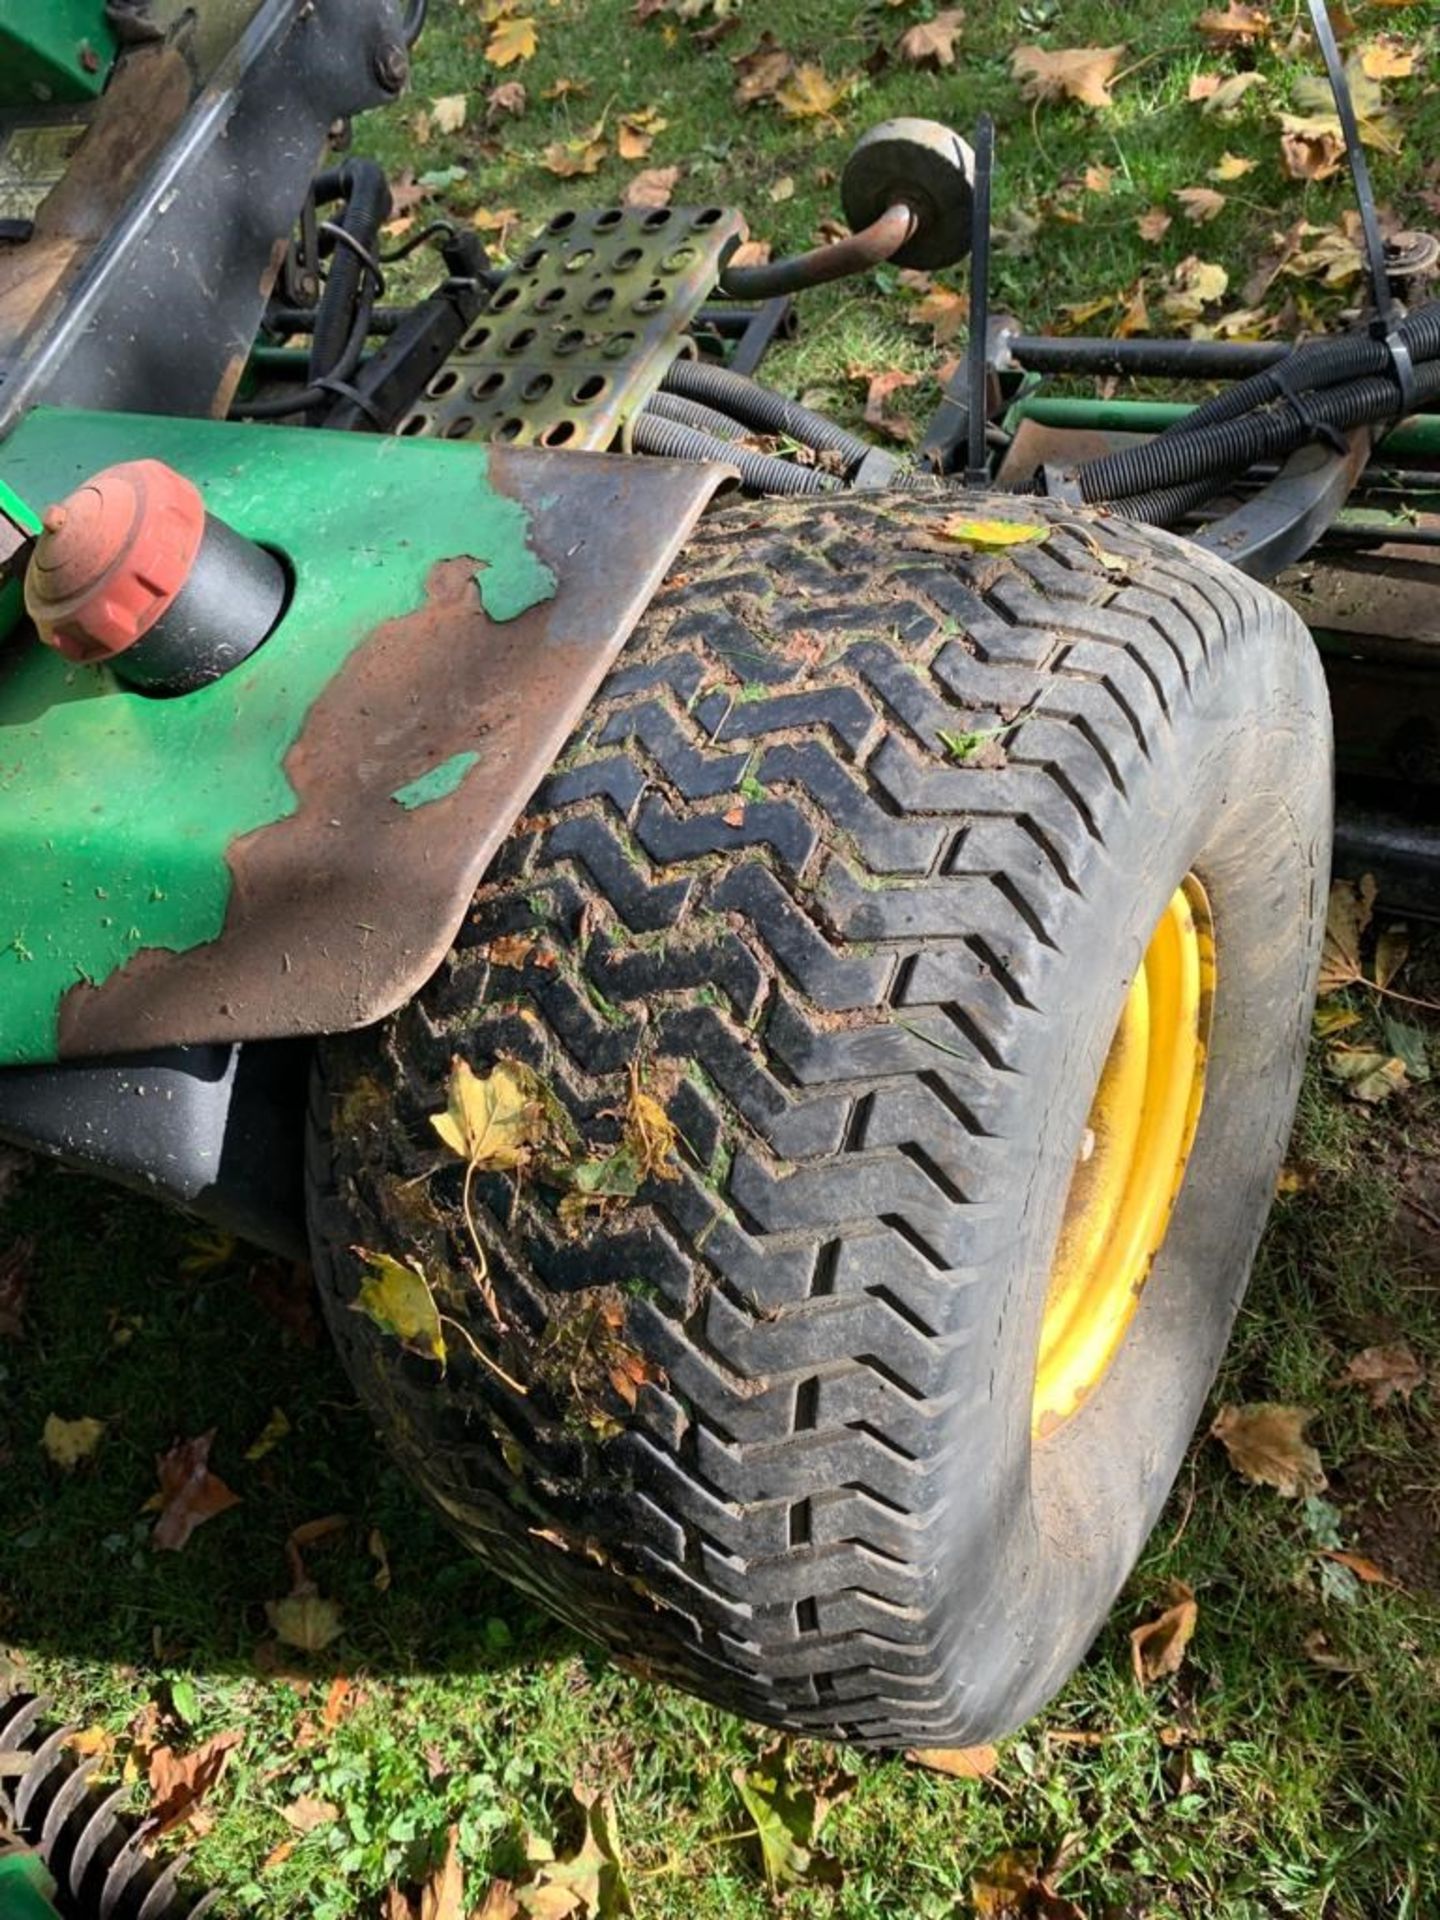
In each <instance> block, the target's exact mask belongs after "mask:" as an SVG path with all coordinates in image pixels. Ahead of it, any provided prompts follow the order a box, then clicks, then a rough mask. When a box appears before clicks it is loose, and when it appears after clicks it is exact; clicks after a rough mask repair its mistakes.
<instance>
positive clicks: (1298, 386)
mask: <svg viewBox="0 0 1440 1920" xmlns="http://www.w3.org/2000/svg"><path fill="white" fill-rule="evenodd" d="M1399 333H1400V337H1401V339H1402V340H1403V341H1404V342H1405V345H1406V346H1407V347H1408V348H1409V350H1410V357H1411V359H1412V360H1413V361H1415V362H1416V363H1417V364H1418V363H1420V362H1422V361H1426V360H1433V359H1434V358H1435V357H1436V355H1437V354H1440V305H1437V304H1435V303H1432V304H1430V305H1429V306H1424V307H1419V308H1417V309H1416V311H1415V312H1414V313H1412V314H1410V315H1409V316H1408V317H1407V318H1406V319H1405V320H1403V321H1402V322H1401V323H1400V328H1399ZM1389 370H1390V351H1389V349H1388V347H1387V346H1386V345H1385V342H1384V341H1383V340H1376V339H1375V338H1374V337H1373V336H1372V335H1370V334H1363V333H1349V334H1344V335H1342V336H1341V337H1340V338H1338V339H1334V340H1307V341H1306V342H1305V344H1304V345H1303V346H1299V347H1296V348H1295V350H1294V351H1293V353H1290V354H1288V355H1287V356H1286V357H1285V359H1283V360H1280V361H1277V362H1276V364H1275V365H1274V366H1273V367H1266V368H1264V369H1263V370H1262V371H1261V372H1259V373H1254V374H1251V375H1250V376H1249V378H1248V379H1245V380H1241V381H1238V382H1237V383H1236V385H1235V386H1233V387H1230V388H1229V389H1227V391H1225V392H1224V393H1217V394H1215V395H1214V396H1213V397H1212V398H1211V399H1209V400H1207V401H1205V402H1204V404H1203V405H1202V406H1199V407H1197V408H1196V409H1195V411H1194V413H1191V414H1187V415H1186V417H1185V419H1184V420H1177V421H1176V422H1175V423H1174V425H1173V426H1170V427H1167V428H1166V430H1165V433H1164V434H1163V435H1162V436H1161V438H1162V439H1169V438H1173V437H1174V435H1176V434H1177V433H1184V432H1186V431H1188V430H1189V429H1190V428H1192V427H1209V426H1214V425H1216V424H1218V423H1219V422H1220V421H1222V420H1235V419H1238V418H1239V417H1240V416H1241V415H1242V414H1246V413H1250V412H1252V411H1253V410H1254V409H1255V408H1256V407H1263V406H1265V405H1267V404H1268V403H1269V402H1270V401H1271V400H1275V399H1278V398H1279V397H1280V395H1281V394H1282V393H1284V392H1286V391H1287V390H1288V391H1290V392H1292V393H1310V392H1313V391H1314V390H1315V389H1316V388H1317V387H1335V386H1340V385H1341V384H1342V383H1343V382H1345V381H1347V380H1361V379H1364V378H1365V376H1366V375H1367V374H1383V373H1386V372H1388V371H1389Z"/></svg>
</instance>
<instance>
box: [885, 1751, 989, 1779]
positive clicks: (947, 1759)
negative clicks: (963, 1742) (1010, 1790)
mask: <svg viewBox="0 0 1440 1920" xmlns="http://www.w3.org/2000/svg"><path fill="white" fill-rule="evenodd" d="M905 1758H906V1759H907V1760H909V1761H910V1762H911V1763H912V1764H913V1765H915V1766H917V1767H928V1768H929V1769H930V1771H931V1773H944V1774H948V1775H949V1776H950V1778H951V1779H952V1780H984V1779H986V1778H988V1776H989V1775H990V1774H992V1773H993V1772H994V1771H995V1769H996V1767H998V1766H999V1764H1000V1755H999V1754H998V1753H997V1752H996V1750H995V1748H994V1747H907V1748H906V1750H905Z"/></svg>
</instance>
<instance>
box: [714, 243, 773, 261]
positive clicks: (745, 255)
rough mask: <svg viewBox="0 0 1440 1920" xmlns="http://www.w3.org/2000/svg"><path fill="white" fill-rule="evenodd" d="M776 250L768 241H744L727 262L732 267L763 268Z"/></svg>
mask: <svg viewBox="0 0 1440 1920" xmlns="http://www.w3.org/2000/svg"><path fill="white" fill-rule="evenodd" d="M774 251H775V249H774V247H773V246H772V245H771V244H770V242H769V241H768V240H742V241H741V242H740V244H739V246H738V247H736V249H735V251H734V252H733V253H732V254H731V255H730V256H729V258H728V260H727V261H726V265H727V266H731V267H763V266H764V265H765V262H766V261H767V260H768V259H769V258H770V256H771V254H772V253H774Z"/></svg>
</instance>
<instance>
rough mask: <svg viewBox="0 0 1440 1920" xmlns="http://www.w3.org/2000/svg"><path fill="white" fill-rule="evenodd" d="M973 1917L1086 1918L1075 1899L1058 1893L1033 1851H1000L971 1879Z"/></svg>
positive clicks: (986, 1919) (1005, 1919) (995, 1919)
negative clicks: (1069, 1898) (1066, 1897)
mask: <svg viewBox="0 0 1440 1920" xmlns="http://www.w3.org/2000/svg"><path fill="white" fill-rule="evenodd" d="M970 1911H971V1913H972V1914H973V1916H974V1920H1086V1916H1085V1914H1084V1913H1082V1912H1081V1910H1080V1908H1079V1907H1077V1906H1076V1905H1075V1902H1074V1901H1073V1900H1067V1899H1065V1897H1064V1896H1063V1894H1058V1893H1056V1891H1055V1889H1054V1888H1053V1887H1052V1886H1051V1885H1050V1883H1049V1880H1048V1879H1047V1878H1046V1876H1045V1874H1044V1873H1042V1871H1041V1868H1040V1862H1039V1860H1038V1859H1037V1858H1036V1857H1035V1855H1034V1854H1032V1853H1001V1854H997V1855H996V1856H995V1858H994V1859H993V1860H988V1861H987V1862H986V1863H985V1865H984V1866H983V1867H982V1868H981V1869H980V1871H979V1873H977V1874H976V1875H975V1877H974V1879H973V1880H971V1882H970Z"/></svg>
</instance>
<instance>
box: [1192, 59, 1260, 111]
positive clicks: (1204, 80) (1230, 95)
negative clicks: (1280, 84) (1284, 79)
mask: <svg viewBox="0 0 1440 1920" xmlns="http://www.w3.org/2000/svg"><path fill="white" fill-rule="evenodd" d="M1267 84H1268V83H1267V81H1266V79H1265V76H1264V74H1263V73H1255V72H1253V71H1251V72H1248V73H1231V74H1227V75H1226V76H1225V78H1224V79H1221V77H1220V75H1219V74H1218V73H1208V74H1197V75H1196V77H1195V78H1194V79H1193V80H1192V81H1191V82H1190V93H1189V98H1190V99H1191V100H1198V101H1200V102H1201V107H1200V111H1201V112H1202V113H1212V114H1215V115H1217V116H1218V117H1219V118H1220V119H1221V120H1230V119H1233V118H1234V117H1235V115H1236V113H1237V111H1238V110H1239V107H1240V104H1241V102H1242V101H1243V100H1244V98H1245V96H1246V94H1247V93H1249V91H1250V89H1251V88H1252V87H1263V86H1265V85H1267Z"/></svg>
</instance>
